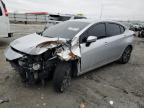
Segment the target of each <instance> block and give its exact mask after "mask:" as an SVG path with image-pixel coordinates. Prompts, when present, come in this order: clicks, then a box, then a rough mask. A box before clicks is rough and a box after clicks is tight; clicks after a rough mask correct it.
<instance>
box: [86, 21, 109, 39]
mask: <svg viewBox="0 0 144 108" xmlns="http://www.w3.org/2000/svg"><path fill="white" fill-rule="evenodd" d="M88 34H89V36H97V37H98V39H100V38H103V37H105V36H106V29H105V24H104V23H101V24H96V25H94V26H92V27H91V28H90V29H89V31H88Z"/></svg>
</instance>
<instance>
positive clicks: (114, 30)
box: [106, 23, 121, 36]
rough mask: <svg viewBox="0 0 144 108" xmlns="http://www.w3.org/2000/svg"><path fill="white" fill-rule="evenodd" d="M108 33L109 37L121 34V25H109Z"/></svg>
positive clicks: (107, 27)
mask: <svg viewBox="0 0 144 108" xmlns="http://www.w3.org/2000/svg"><path fill="white" fill-rule="evenodd" d="M106 31H107V35H108V36H115V35H119V34H121V31H120V27H119V25H118V24H114V23H107V26H106Z"/></svg>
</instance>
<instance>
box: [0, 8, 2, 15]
mask: <svg viewBox="0 0 144 108" xmlns="http://www.w3.org/2000/svg"><path fill="white" fill-rule="evenodd" d="M0 16H2V9H1V7H0Z"/></svg>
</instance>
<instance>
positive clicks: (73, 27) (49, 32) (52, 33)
mask: <svg viewBox="0 0 144 108" xmlns="http://www.w3.org/2000/svg"><path fill="white" fill-rule="evenodd" d="M88 24H89V23H86V22H78V21H66V22H62V23H59V24H57V25H54V26H52V27H50V28H48V29H46V30H45V31H44V32H43V36H47V37H61V38H66V39H72V38H73V37H74V36H75V35H76V34H78V33H79V32H80V31H81V30H82V29H84V28H85V27H86V26H87V25H88Z"/></svg>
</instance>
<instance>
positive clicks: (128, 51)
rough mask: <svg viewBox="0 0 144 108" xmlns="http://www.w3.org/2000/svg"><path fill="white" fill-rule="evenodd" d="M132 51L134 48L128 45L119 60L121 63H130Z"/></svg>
mask: <svg viewBox="0 0 144 108" xmlns="http://www.w3.org/2000/svg"><path fill="white" fill-rule="evenodd" d="M131 52H132V48H131V47H130V46H128V47H127V48H126V49H125V50H124V52H123V54H122V56H121V58H120V59H119V60H118V62H119V63H121V64H126V63H128V62H129V60H130V57H131Z"/></svg>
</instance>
